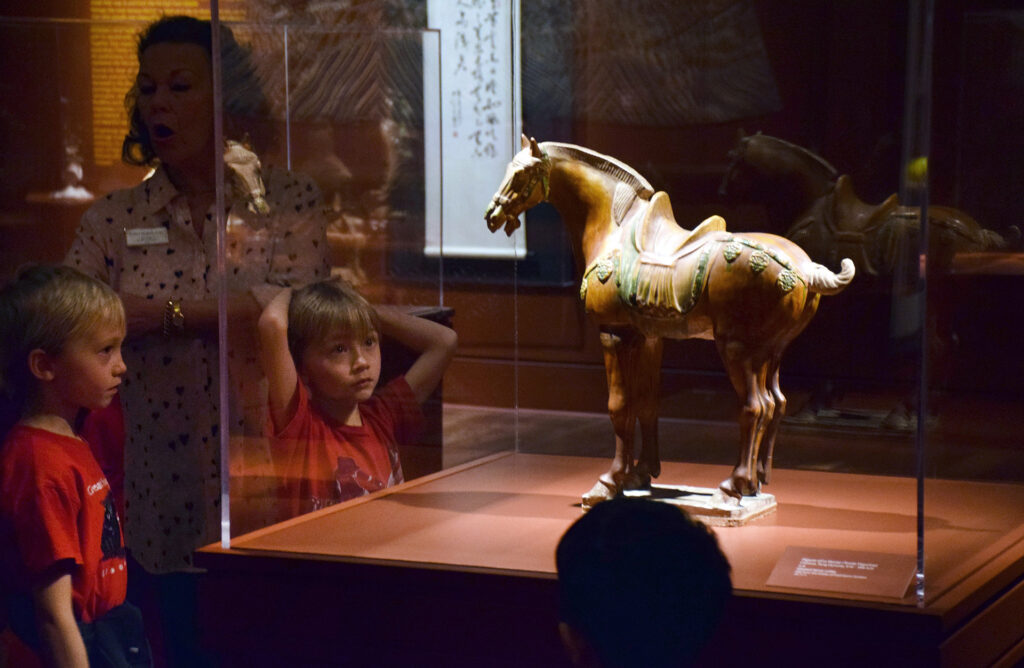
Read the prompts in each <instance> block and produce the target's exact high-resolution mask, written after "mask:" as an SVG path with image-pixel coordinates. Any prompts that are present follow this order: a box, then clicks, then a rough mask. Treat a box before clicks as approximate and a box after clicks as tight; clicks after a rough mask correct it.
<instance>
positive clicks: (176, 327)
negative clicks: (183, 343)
mask: <svg viewBox="0 0 1024 668" xmlns="http://www.w3.org/2000/svg"><path fill="white" fill-rule="evenodd" d="M184 333H185V314H184V313H183V312H182V310H181V302H180V301H178V300H176V299H168V300H167V305H166V306H164V336H166V337H168V338H169V337H170V336H171V335H178V336H181V335H182V334H184Z"/></svg>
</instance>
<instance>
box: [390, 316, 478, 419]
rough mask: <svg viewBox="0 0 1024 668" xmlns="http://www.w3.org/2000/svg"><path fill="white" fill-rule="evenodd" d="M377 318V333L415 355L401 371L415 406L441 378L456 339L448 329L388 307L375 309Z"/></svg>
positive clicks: (451, 330) (427, 395)
mask: <svg viewBox="0 0 1024 668" xmlns="http://www.w3.org/2000/svg"><path fill="white" fill-rule="evenodd" d="M376 310H377V315H378V316H380V325H381V334H384V335H385V336H389V337H391V338H393V339H394V340H396V341H398V342H399V343H401V344H402V345H405V346H407V347H409V348H411V349H412V350H414V351H416V352H418V353H419V357H417V358H416V361H415V362H413V363H412V366H410V367H409V369H408V370H407V371H406V372H405V380H406V382H407V383H409V387H411V388H412V391H413V394H415V395H416V400H417V401H418V402H419V403H421V404H422V403H423V402H424V401H426V399H427V397H429V396H430V393H431V392H433V391H434V388H435V387H437V384H438V383H439V382H441V378H442V377H444V370H445V369H446V368H448V364H449V363H450V362H451V361H452V357H453V356H454V355H455V347H456V345H457V344H458V337H457V336H456V334H455V330H453V329H451V328H450V327H445V326H444V325H441V324H438V323H436V322H432V321H430V320H427V319H426V318H418V317H416V316H412V315H409V314H407V313H404V312H402V311H401V310H400V309H397V308H395V307H391V306H378V307H376Z"/></svg>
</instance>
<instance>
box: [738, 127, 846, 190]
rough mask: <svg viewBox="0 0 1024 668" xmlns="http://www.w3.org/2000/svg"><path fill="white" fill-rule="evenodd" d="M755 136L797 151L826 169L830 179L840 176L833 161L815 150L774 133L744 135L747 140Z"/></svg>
mask: <svg viewBox="0 0 1024 668" xmlns="http://www.w3.org/2000/svg"><path fill="white" fill-rule="evenodd" d="M755 138H760V139H763V140H765V141H767V142H768V143H769V144H779V145H780V146H782V147H784V148H786V149H789V150H790V151H791V152H792V153H795V154H796V155H798V156H800V157H801V158H802V159H803V160H805V161H806V162H809V163H811V164H812V165H814V166H815V167H817V168H818V169H822V170H824V171H825V172H826V174H827V176H828V177H829V178H830V179H837V178H839V171H838V170H837V169H836V168H835V167H833V166H832V163H830V162H829V161H828V160H825V158H823V157H821V156H820V155H818V154H817V153H815V152H814V151H811V150H809V149H806V148H804V147H803V146H800V145H798V144H794V143H793V142H789V141H786V140H785V139H779V138H778V137H773V136H772V135H765V134H761V133H760V132H758V133H757V134H753V135H748V136H746V137H743V139H747V140H752V139H755Z"/></svg>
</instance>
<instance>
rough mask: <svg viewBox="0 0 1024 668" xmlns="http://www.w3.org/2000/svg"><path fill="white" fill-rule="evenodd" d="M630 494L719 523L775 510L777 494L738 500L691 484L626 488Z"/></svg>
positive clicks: (730, 523)
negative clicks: (641, 488) (639, 488)
mask: <svg viewBox="0 0 1024 668" xmlns="http://www.w3.org/2000/svg"><path fill="white" fill-rule="evenodd" d="M625 494H626V496H630V497H638V498H649V499H653V500H655V501H661V502H663V503H671V504H672V505H675V506H679V507H680V508H685V509H686V511H687V512H689V513H690V514H691V515H693V516H694V517H696V518H697V519H699V520H700V521H701V522H704V524H708V525H710V526H717V527H738V526H743V525H744V524H746V523H747V522H750V521H751V520H755V519H757V518H758V517H763V516H764V515H768V514H770V513H773V512H775V509H776V508H777V507H778V503H776V501H775V495H774V494H766V493H764V492H762V493H759V494H758V495H757V496H745V497H743V499H742V500H736V499H734V498H732V497H730V496H726V495H725V494H724V493H722V491H721V490H719V489H716V488H713V487H693V486H691V485H651V488H650V489H649V490H635V491H628V492H625Z"/></svg>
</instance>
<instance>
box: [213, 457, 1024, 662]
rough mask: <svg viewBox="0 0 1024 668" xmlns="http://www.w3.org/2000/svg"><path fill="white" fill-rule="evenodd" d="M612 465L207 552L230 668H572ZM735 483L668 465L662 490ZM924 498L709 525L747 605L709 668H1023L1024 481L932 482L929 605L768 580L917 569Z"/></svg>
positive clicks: (856, 499)
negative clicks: (880, 563)
mask: <svg viewBox="0 0 1024 668" xmlns="http://www.w3.org/2000/svg"><path fill="white" fill-rule="evenodd" d="M607 466H608V462H607V460H605V459H595V458H581V457H561V456H552V455H526V454H513V453H502V454H498V455H494V456H491V457H487V458H484V459H481V460H479V461H476V462H471V463H469V464H465V465H463V466H460V467H457V468H454V469H450V470H447V471H442V472H439V473H436V474H433V475H430V476H427V477H424V478H420V479H417V480H413V481H410V482H408V483H405V484H403V485H400V486H398V487H395V488H392V489H389V490H384V491H383V492H381V493H379V494H376V495H373V496H370V497H364V498H362V499H356V500H353V501H350V502H347V503H344V504H340V505H338V506H333V507H331V508H327V509H324V510H321V511H318V512H315V513H311V514H309V515H305V516H302V517H299V518H295V519H293V520H289V521H287V522H283V523H280V524H277V525H273V526H271V527H268V528H266V529H263V530H260V531H257V532H253V533H251V534H248V535H245V536H240V537H237V538H234V539H233V540H232V541H231V547H230V548H228V549H224V548H222V547H221V546H220V545H211V546H208V547H206V548H204V549H202V550H201V551H200V552H199V554H198V555H197V559H196V561H197V563H198V564H199V565H201V566H203V567H204V568H206V569H208V571H209V575H208V577H207V578H205V583H204V586H203V589H202V596H203V605H202V609H203V611H204V618H203V619H202V620H201V628H202V629H203V631H204V635H205V637H206V640H207V643H208V644H209V645H211V646H212V647H213V648H214V649H215V650H216V651H217V652H218V653H220V654H221V655H222V656H223V657H224V659H225V665H267V666H270V665H274V666H277V665H302V666H319V665H325V666H326V665H349V664H357V663H363V662H371V661H372V662H374V665H422V666H433V665H438V666H460V665H488V666H505V665H508V666H512V665H517V666H558V665H565V663H564V661H565V660H564V657H563V655H562V652H561V648H560V646H559V641H558V635H557V606H558V592H557V580H556V573H555V565H554V551H555V546H556V545H557V543H558V540H559V538H560V537H561V535H562V533H563V532H564V531H565V529H566V528H567V527H568V526H569V525H570V524H571V523H572V522H573V520H575V519H576V518H577V517H579V516H580V514H581V513H582V512H583V511H582V510H581V509H580V505H579V504H580V495H581V494H582V493H583V492H585V491H586V490H587V489H589V488H590V486H591V485H592V484H593V481H594V480H595V478H596V477H597V476H598V475H599V474H600V473H602V472H603V471H604V470H605V469H606V468H607ZM728 473H729V468H728V467H723V466H713V465H701V464H686V463H666V464H665V465H664V467H663V473H662V476H661V478H660V481H663V482H666V483H685V484H688V485H701V486H715V485H717V483H718V481H720V480H722V479H723V478H725V477H726V476H727V475H728ZM917 485H918V483H917V481H915V480H913V479H909V478H896V477H882V476H865V475H852V474H839V473H821V472H814V471H795V470H785V469H783V470H778V469H777V470H776V471H775V473H774V478H773V480H772V483H771V485H770V488H769V489H770V490H771V492H772V493H773V494H774V495H775V496H776V497H777V499H778V504H779V506H778V510H777V512H775V513H772V514H770V515H767V516H765V517H763V518H760V519H758V520H755V521H753V522H751V523H750V524H748V525H747V526H743V527H720V528H716V529H715V532H716V534H717V535H718V538H719V541H720V543H721V545H722V548H723V550H724V551H725V553H726V555H727V556H728V558H729V561H730V563H731V564H732V567H733V583H734V589H735V595H734V596H733V599H732V601H731V602H730V606H729V608H728V611H727V616H726V619H725V620H724V622H723V624H722V625H721V627H720V628H719V630H718V632H717V634H716V636H715V637H714V638H713V640H712V642H711V644H710V646H709V647H708V649H707V651H706V653H705V655H706V656H705V659H704V662H703V663H702V665H708V666H730V665H746V666H766V665H787V666H792V665H812V664H816V663H821V665H832V666H837V665H842V666H847V665H848V666H863V665H870V664H871V663H875V664H877V665H900V666H981V665H1007V666H1009V665H1015V663H1016V662H1017V661H1018V660H1020V659H1021V657H1024V623H1022V622H1021V620H1022V619H1024V486H1021V485H1011V484H997V483H973V482H963V481H943V480H929V481H926V483H925V505H924V516H923V522H924V526H925V555H926V562H925V572H926V577H927V581H926V589H925V592H926V596H925V599H924V602H923V603H921V604H919V603H918V599H917V597H916V595H915V593H914V591H913V587H911V588H910V590H909V591H907V592H906V593H905V594H904V595H903V596H902V597H893V598H886V597H882V596H874V597H872V596H867V595H856V596H854V595H851V594H848V593H843V592H841V591H840V592H826V591H815V590H803V589H786V588H782V587H771V586H769V585H768V584H767V582H768V579H769V576H770V575H771V573H772V570H773V569H774V568H775V566H776V564H777V562H778V561H779V559H780V558H781V556H782V555H783V553H784V552H785V551H786V549H787V548H788V547H793V546H801V547H809V548H826V549H837V550H859V551H864V552H868V553H879V554H896V555H915V554H916V546H917V523H918V518H917Z"/></svg>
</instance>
